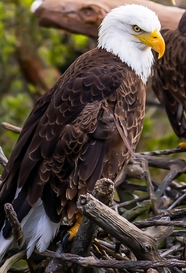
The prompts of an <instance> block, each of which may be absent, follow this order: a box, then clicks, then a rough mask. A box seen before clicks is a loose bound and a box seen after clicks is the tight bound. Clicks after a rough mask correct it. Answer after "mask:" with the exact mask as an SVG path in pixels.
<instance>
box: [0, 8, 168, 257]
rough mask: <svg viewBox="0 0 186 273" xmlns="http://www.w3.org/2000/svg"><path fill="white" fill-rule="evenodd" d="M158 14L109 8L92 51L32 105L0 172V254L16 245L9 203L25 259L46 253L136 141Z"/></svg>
mask: <svg viewBox="0 0 186 273" xmlns="http://www.w3.org/2000/svg"><path fill="white" fill-rule="evenodd" d="M159 31H160V22H159V20H158V18H157V16H156V14H155V13H154V12H153V11H151V10H149V9H148V8H146V7H143V6H140V5H126V6H120V7H117V8H115V9H113V10H112V11H110V12H109V13H108V14H107V15H106V17H105V18H104V20H103V22H102V24H101V26H100V28H99V37H98V46H97V48H95V49H93V50H90V51H89V52H87V53H85V54H83V55H82V56H80V57H79V58H78V59H77V60H76V61H75V62H74V63H73V64H72V65H71V66H70V67H69V68H68V69H67V70H66V72H65V73H64V74H63V75H62V76H61V78H60V79H59V80H58V81H57V82H56V83H55V84H54V86H53V87H52V88H51V89H50V90H49V91H48V92H46V93H45V94H44V95H43V96H42V97H41V98H40V99H39V100H38V101H37V103H36V104H35V106H34V108H33V110H32V112H31V113H30V115H29V117H28V118H27V120H26V122H25V124H24V127H23V129H22V132H21V134H20V137H19V139H18V141H17V144H16V145H15V148H14V150H13V152H12V154H11V157H10V159H9V162H8V164H7V166H6V169H5V170H4V172H3V174H2V179H3V183H2V185H1V192H0V229H1V233H0V254H1V258H2V257H3V255H4V254H5V253H6V251H7V250H8V249H10V248H12V247H15V246H16V242H15V240H14V238H13V235H12V232H11V226H10V223H9V222H8V220H6V219H5V212H4V204H5V203H11V204H12V205H13V207H14V210H15V212H16V213H17V217H18V220H19V221H20V224H21V227H22V231H23V234H24V238H23V244H24V246H26V251H27V257H29V256H30V255H31V254H32V252H33V250H34V249H35V248H37V249H38V250H39V251H40V252H42V251H44V250H45V249H46V248H47V247H48V245H49V243H50V242H51V240H52V239H53V238H54V237H55V235H56V233H57V231H58V230H59V227H60V225H63V224H65V223H68V224H71V223H73V222H74V220H75V218H76V214H77V206H76V201H77V199H78V196H79V195H80V194H85V193H87V192H92V190H93V188H94V185H95V182H96V181H97V180H98V179H99V178H101V177H106V178H110V179H113V180H114V179H115V178H116V177H117V175H118V174H119V172H120V170H121V169H122V168H123V167H124V166H125V164H127V162H128V161H129V159H130V157H131V154H132V151H134V150H135V148H136V145H137V144H138V141H139V138H140V135H141V131H142V127H143V119H144V114H145V100H146V82H147V79H148V77H149V75H150V73H151V66H152V63H153V55H152V52H151V48H153V49H154V50H155V51H157V52H158V54H159V57H161V56H162V55H163V53H164V48H165V44H164V40H163V38H162V36H161V34H160V32H159Z"/></svg>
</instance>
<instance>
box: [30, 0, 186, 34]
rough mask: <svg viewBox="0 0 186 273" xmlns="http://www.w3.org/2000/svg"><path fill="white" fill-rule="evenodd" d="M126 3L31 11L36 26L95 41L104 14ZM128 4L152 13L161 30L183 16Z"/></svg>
mask: <svg viewBox="0 0 186 273" xmlns="http://www.w3.org/2000/svg"><path fill="white" fill-rule="evenodd" d="M35 2H37V1H35ZM130 3H131V1H130V0H115V1H113V0H94V1H93V0H55V1H53V0H44V1H43V2H42V4H41V5H40V6H39V7H38V5H37V6H36V4H35V6H34V5H33V6H32V7H33V11H34V14H35V16H36V17H37V18H38V21H39V25H40V26H44V27H53V28H59V29H64V30H67V31H69V32H71V33H81V34H85V35H88V36H90V37H94V38H96V37H97V29H98V26H99V25H100V23H101V21H102V19H103V17H104V16H105V15H106V13H107V12H109V11H110V9H112V8H114V7H116V6H119V5H124V4H130ZM132 3H136V4H141V5H144V6H147V7H149V8H151V9H152V10H154V11H155V12H156V13H157V14H158V16H159V19H160V21H161V24H162V27H163V28H172V29H174V28H176V27H177V24H178V22H179V20H180V18H181V16H182V14H183V12H184V10H183V9H181V8H178V7H171V6H164V5H161V4H158V3H154V2H152V1H148V0H133V1H132ZM170 4H171V3H170ZM36 7H37V8H36Z"/></svg>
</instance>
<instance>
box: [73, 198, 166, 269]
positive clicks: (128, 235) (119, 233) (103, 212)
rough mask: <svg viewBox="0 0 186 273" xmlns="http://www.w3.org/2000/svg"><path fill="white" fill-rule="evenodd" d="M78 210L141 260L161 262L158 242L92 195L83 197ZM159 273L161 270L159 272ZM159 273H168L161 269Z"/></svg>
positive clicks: (79, 201) (80, 199)
mask: <svg viewBox="0 0 186 273" xmlns="http://www.w3.org/2000/svg"><path fill="white" fill-rule="evenodd" d="M77 205H78V209H79V210H80V211H81V212H82V213H83V214H84V215H85V216H86V217H88V218H90V219H91V220H93V221H94V222H95V223H97V224H98V225H99V226H101V227H102V228H103V229H104V230H105V231H106V232H108V233H110V234H111V235H113V236H114V237H115V238H117V239H118V240H119V241H120V242H122V243H123V244H124V245H125V246H127V247H128V248H129V249H131V250H132V251H133V253H134V255H135V256H136V257H137V259H139V260H151V261H161V260H162V258H161V256H160V255H159V252H158V249H157V245H156V240H154V239H153V238H152V237H150V236H148V235H147V234H145V232H143V231H141V230H140V229H138V228H137V227H136V226H134V225H133V224H132V223H130V222H128V221H127V220H126V219H125V218H123V217H121V216H120V215H119V214H117V213H116V212H115V211H113V210H112V209H110V208H109V207H107V206H105V205H104V204H102V203H101V202H99V201H98V200H96V199H95V198H94V197H93V196H91V195H90V194H86V195H81V196H80V198H79V200H78V203H77ZM158 271H159V270H158ZM159 272H167V271H166V269H161V270H160V271H159Z"/></svg>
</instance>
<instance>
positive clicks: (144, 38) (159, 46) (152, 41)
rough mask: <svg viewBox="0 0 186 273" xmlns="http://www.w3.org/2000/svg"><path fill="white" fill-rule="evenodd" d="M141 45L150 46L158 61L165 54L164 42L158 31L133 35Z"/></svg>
mask: <svg viewBox="0 0 186 273" xmlns="http://www.w3.org/2000/svg"><path fill="white" fill-rule="evenodd" d="M134 36H135V37H136V38H138V39H139V40H140V41H141V42H142V43H143V44H145V45H147V46H150V47H151V48H152V49H153V50H154V51H156V52H158V59H160V58H161V57H162V56H163V54H164V52H165V42H164V39H163V37H162V36H161V33H160V32H159V31H158V30H154V31H153V32H151V33H149V32H146V33H143V34H134Z"/></svg>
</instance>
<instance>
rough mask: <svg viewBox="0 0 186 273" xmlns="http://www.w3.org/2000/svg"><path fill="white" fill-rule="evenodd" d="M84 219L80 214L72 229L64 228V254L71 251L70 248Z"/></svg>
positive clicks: (62, 240)
mask: <svg viewBox="0 0 186 273" xmlns="http://www.w3.org/2000/svg"><path fill="white" fill-rule="evenodd" d="M82 219H83V215H82V214H80V213H78V214H77V216H76V221H75V223H74V225H73V226H72V227H70V228H67V227H65V226H64V229H63V230H62V231H61V234H60V236H61V243H62V249H63V252H68V251H69V246H70V245H71V242H72V241H73V240H74V238H75V237H76V235H77V233H78V230H79V227H80V225H81V221H82Z"/></svg>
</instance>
